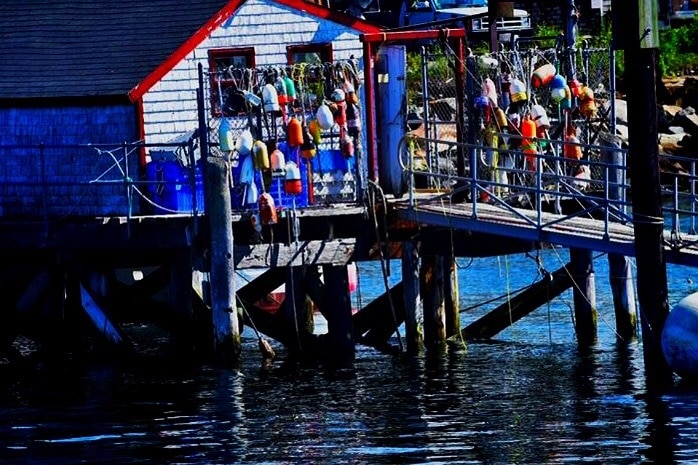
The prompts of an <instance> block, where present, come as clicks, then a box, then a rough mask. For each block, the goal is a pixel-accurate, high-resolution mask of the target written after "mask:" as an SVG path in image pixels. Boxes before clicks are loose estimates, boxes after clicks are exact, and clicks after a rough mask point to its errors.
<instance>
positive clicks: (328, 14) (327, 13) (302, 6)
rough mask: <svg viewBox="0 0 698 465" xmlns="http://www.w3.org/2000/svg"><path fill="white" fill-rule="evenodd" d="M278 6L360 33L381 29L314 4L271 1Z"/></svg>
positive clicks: (297, 0)
mask: <svg viewBox="0 0 698 465" xmlns="http://www.w3.org/2000/svg"><path fill="white" fill-rule="evenodd" d="M272 1H273V2H275V3H278V4H279V5H285V6H287V7H290V8H293V9H295V10H299V11H304V12H306V13H308V14H309V15H312V16H317V17H318V18H322V19H328V20H330V21H332V22H335V23H337V24H342V25H344V26H347V27H350V28H352V29H355V30H357V31H358V32H362V33H370V32H380V31H382V30H383V29H382V28H381V27H380V26H377V25H375V24H373V23H369V22H367V21H364V20H363V19H360V18H355V17H353V16H351V15H348V14H345V13H339V12H337V11H333V10H330V9H329V8H327V7H324V6H320V5H317V4H315V3H310V2H306V1H304V0H272Z"/></svg>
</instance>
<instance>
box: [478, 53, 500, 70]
mask: <svg viewBox="0 0 698 465" xmlns="http://www.w3.org/2000/svg"><path fill="white" fill-rule="evenodd" d="M477 65H478V66H479V67H480V68H482V69H486V70H495V69H497V67H498V66H499V61H498V60H497V59H496V58H492V57H491V56H487V55H480V56H479V57H478V58H477Z"/></svg>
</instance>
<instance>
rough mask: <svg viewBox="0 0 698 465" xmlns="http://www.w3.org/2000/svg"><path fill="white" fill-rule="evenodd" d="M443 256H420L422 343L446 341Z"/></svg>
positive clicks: (437, 345) (429, 343)
mask: <svg viewBox="0 0 698 465" xmlns="http://www.w3.org/2000/svg"><path fill="white" fill-rule="evenodd" d="M443 271H444V266H443V256H440V255H426V256H422V265H421V267H420V273H419V281H420V283H419V288H420V293H421V295H422V304H423V306H424V345H425V346H426V347H427V349H430V348H436V347H440V346H442V345H443V344H444V342H445V341H446V312H445V302H444V274H443Z"/></svg>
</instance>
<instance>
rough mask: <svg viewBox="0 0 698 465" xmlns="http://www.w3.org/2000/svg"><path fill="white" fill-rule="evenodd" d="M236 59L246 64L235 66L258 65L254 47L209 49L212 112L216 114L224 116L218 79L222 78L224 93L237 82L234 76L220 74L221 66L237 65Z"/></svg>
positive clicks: (247, 66) (222, 91) (221, 84)
mask: <svg viewBox="0 0 698 465" xmlns="http://www.w3.org/2000/svg"><path fill="white" fill-rule="evenodd" d="M236 59H242V60H243V63H244V65H243V66H233V67H234V68H254V67H255V66H256V64H255V50H254V47H240V48H221V49H213V50H209V51H208V67H209V71H210V73H211V74H210V76H211V82H210V85H211V92H210V95H211V113H212V114H213V115H214V116H222V114H223V112H222V111H221V100H220V95H219V93H218V86H219V82H218V79H219V78H220V91H221V93H222V94H224V95H225V94H226V93H227V91H228V90H229V89H231V88H234V87H235V85H236V84H237V82H236V81H235V79H233V78H232V77H230V76H226V75H223V76H222V75H221V74H220V72H221V71H222V70H221V67H223V68H224V69H225V68H228V67H230V66H231V65H235V61H236Z"/></svg>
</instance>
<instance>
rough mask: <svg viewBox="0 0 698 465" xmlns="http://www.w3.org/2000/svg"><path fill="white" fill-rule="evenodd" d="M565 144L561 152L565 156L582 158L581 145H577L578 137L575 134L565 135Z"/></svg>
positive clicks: (574, 158) (572, 158)
mask: <svg viewBox="0 0 698 465" xmlns="http://www.w3.org/2000/svg"><path fill="white" fill-rule="evenodd" d="M565 142H566V143H565V144H564V145H565V146H564V149H563V154H564V156H565V158H569V159H570V160H581V159H582V147H581V146H580V145H579V139H577V136H574V135H568V136H566V137H565Z"/></svg>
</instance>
